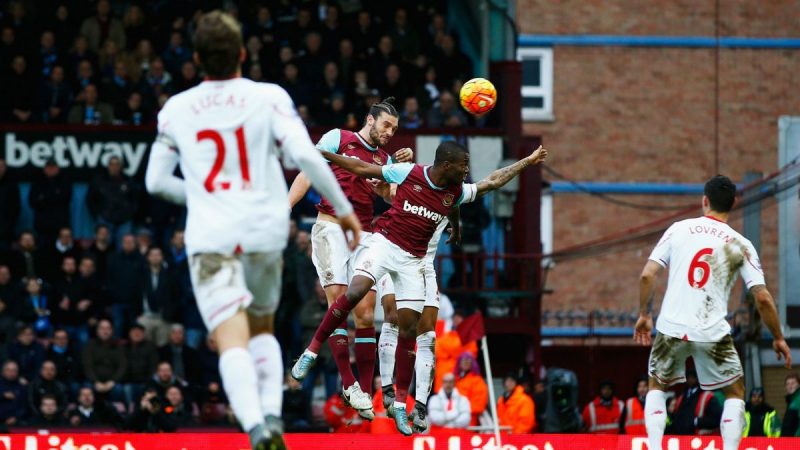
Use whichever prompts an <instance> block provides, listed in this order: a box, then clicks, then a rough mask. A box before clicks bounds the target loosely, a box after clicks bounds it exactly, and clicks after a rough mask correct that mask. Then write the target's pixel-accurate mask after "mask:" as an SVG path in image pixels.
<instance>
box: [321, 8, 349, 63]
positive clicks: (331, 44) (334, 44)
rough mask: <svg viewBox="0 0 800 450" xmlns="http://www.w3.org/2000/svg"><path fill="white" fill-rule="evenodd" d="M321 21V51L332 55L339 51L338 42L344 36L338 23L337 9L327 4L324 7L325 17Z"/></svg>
mask: <svg viewBox="0 0 800 450" xmlns="http://www.w3.org/2000/svg"><path fill="white" fill-rule="evenodd" d="M320 14H321V13H320ZM322 19H323V20H322V24H320V27H319V28H320V34H321V35H322V43H323V46H322V49H323V51H324V52H325V53H327V54H329V55H333V54H335V53H336V51H337V50H338V49H339V41H341V40H342V36H343V35H344V32H343V31H342V26H341V24H340V23H339V7H338V6H337V5H335V4H330V3H329V4H328V6H327V7H325V15H324V17H322Z"/></svg>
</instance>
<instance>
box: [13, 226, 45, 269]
mask: <svg viewBox="0 0 800 450" xmlns="http://www.w3.org/2000/svg"><path fill="white" fill-rule="evenodd" d="M44 259H45V258H44V257H43V255H42V252H41V251H40V250H39V249H38V248H37V247H36V239H35V238H34V237H33V233H31V232H30V231H23V232H22V233H20V235H19V241H18V242H17V248H16V249H14V252H13V253H12V254H11V260H10V263H11V264H10V265H9V266H10V267H9V268H10V269H11V276H12V277H13V278H14V279H17V280H18V279H21V278H35V277H37V276H38V274H39V273H40V272H41V271H42V270H43V269H44Z"/></svg>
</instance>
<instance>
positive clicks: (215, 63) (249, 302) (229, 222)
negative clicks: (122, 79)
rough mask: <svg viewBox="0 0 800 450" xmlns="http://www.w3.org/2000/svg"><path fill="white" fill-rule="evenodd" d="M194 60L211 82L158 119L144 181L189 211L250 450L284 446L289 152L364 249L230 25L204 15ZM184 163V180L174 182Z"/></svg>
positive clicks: (211, 317)
mask: <svg viewBox="0 0 800 450" xmlns="http://www.w3.org/2000/svg"><path fill="white" fill-rule="evenodd" d="M194 45H195V51H196V52H195V53H194V60H195V62H197V63H198V64H199V65H200V66H202V67H203V70H204V71H205V72H206V74H207V75H208V78H207V79H206V80H205V81H204V82H203V83H201V84H200V85H198V86H196V87H194V88H192V89H189V90H188V91H185V92H183V93H181V94H178V95H176V96H174V97H172V98H170V100H169V101H168V102H167V103H166V104H165V105H164V108H163V110H162V111H161V112H160V113H159V116H158V137H157V138H156V140H155V142H154V143H153V148H152V152H151V154H150V161H149V164H148V167H147V174H146V177H145V183H146V185H147V189H148V190H149V191H150V192H151V193H153V194H156V195H160V196H162V197H164V198H166V199H168V200H172V201H175V202H178V203H186V205H187V207H188V219H187V226H186V247H187V249H188V253H189V258H190V259H189V263H190V269H191V278H192V286H193V288H194V293H195V296H196V297H197V303H198V307H199V309H200V313H201V315H202V317H203V321H204V322H205V325H206V327H207V328H208V330H209V331H210V332H211V333H212V334H213V336H214V338H215V339H216V341H217V343H218V345H219V353H220V358H219V369H220V373H221V375H222V382H223V386H224V388H225V392H226V393H227V396H228V398H229V400H230V403H231V406H232V408H233V411H234V413H235V415H236V418H237V419H238V420H239V423H240V424H241V426H242V428H243V429H244V430H245V431H247V432H248V434H249V437H250V443H251V446H252V448H253V449H259V450H279V449H284V448H285V444H284V442H283V438H282V433H283V426H282V424H281V421H280V415H281V402H282V385H283V365H282V364H281V361H282V359H281V349H280V346H279V345H278V342H277V340H276V339H275V337H274V336H273V335H272V332H273V327H274V324H273V320H274V313H275V310H276V309H277V307H278V300H279V297H280V290H281V288H280V285H281V269H282V261H281V253H282V250H283V248H284V247H285V245H286V241H287V236H288V233H289V214H288V210H289V204H288V201H287V190H286V185H285V184H284V183H283V182H282V181H280V180H283V173H282V170H281V166H280V162H279V159H278V158H279V152H280V151H281V150H282V151H284V152H286V153H287V154H288V155H289V156H290V157H292V158H293V159H294V160H295V161H296V162H297V164H298V165H299V166H300V167H301V168H302V169H303V171H304V172H305V173H306V174H307V175H308V178H309V179H311V180H312V181H313V183H314V185H315V186H316V188H317V189H318V190H319V191H320V192H321V193H322V194H323V195H324V196H325V197H326V198H328V199H330V201H331V203H332V204H333V205H334V206H335V208H336V212H337V214H338V219H337V220H338V222H339V226H340V227H341V229H342V230H345V231H350V232H352V233H353V238H352V242H351V246H353V247H355V245H357V243H358V239H359V234H360V225H359V222H358V218H357V217H356V215H355V214H354V213H353V208H352V206H350V204H349V202H348V201H347V198H346V197H345V195H344V193H343V192H342V190H341V189H340V188H339V186H338V184H337V183H336V179H335V178H334V176H333V173H332V172H331V170H330V169H329V167H328V165H327V164H325V161H324V159H323V158H322V157H320V155H319V152H317V151H315V150H314V146H313V144H312V142H311V140H310V139H309V137H308V132H307V131H306V128H305V126H304V125H303V122H302V121H301V120H300V118H299V117H298V115H297V112H296V111H295V108H294V104H293V103H292V100H291V99H290V98H289V95H288V94H287V93H286V91H284V90H283V89H282V88H280V87H278V86H277V85H274V84H266V83H256V82H253V81H249V80H246V79H243V78H241V62H242V61H244V58H245V50H244V47H243V45H242V34H241V30H240V28H239V25H238V23H237V22H236V20H235V19H233V18H232V17H231V16H229V15H227V14H223V13H221V12H219V11H214V12H210V13H208V14H205V15H203V16H202V17H201V18H200V20H199V21H198V24H197V31H196V32H195V35H194ZM178 164H180V168H181V172H182V173H183V176H184V179H181V178H178V177H176V176H175V175H174V171H175V168H176V166H177V165H178Z"/></svg>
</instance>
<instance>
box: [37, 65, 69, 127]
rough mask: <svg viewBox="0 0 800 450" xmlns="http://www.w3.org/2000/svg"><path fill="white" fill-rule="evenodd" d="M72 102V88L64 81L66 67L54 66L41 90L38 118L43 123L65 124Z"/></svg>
mask: <svg viewBox="0 0 800 450" xmlns="http://www.w3.org/2000/svg"><path fill="white" fill-rule="evenodd" d="M71 101H72V88H70V86H69V84H68V83H67V82H66V81H65V80H64V67H63V66H61V65H56V66H53V68H52V70H51V72H50V75H49V76H48V77H47V81H45V82H44V83H43V84H42V87H41V89H40V90H39V101H38V116H39V118H40V120H41V122H42V123H65V122H66V121H67V111H69V106H70V102H71Z"/></svg>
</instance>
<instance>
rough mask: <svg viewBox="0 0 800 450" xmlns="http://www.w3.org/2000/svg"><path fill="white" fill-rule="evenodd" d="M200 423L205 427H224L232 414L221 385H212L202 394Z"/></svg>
mask: <svg viewBox="0 0 800 450" xmlns="http://www.w3.org/2000/svg"><path fill="white" fill-rule="evenodd" d="M198 403H199V404H200V423H202V424H204V425H224V424H226V423H229V422H230V420H229V419H228V418H229V416H231V414H232V412H231V411H230V408H229V407H228V399H227V397H225V391H223V390H222V385H221V384H220V383H210V384H209V385H208V388H207V389H205V390H203V391H201V392H200V401H199V402H198Z"/></svg>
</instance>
